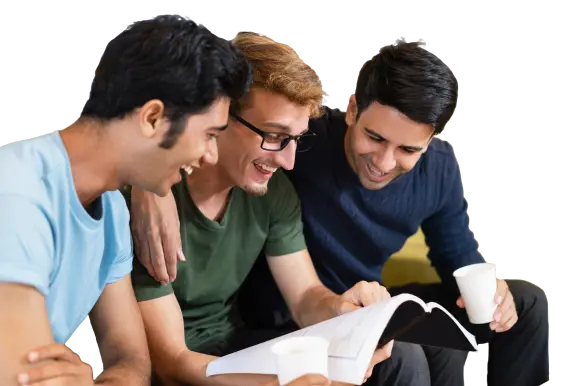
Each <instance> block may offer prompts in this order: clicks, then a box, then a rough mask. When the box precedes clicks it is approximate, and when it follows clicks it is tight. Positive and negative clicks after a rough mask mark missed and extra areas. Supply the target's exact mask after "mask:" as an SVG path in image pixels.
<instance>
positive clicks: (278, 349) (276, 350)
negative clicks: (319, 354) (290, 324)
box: [271, 336, 329, 355]
mask: <svg viewBox="0 0 578 386" xmlns="http://www.w3.org/2000/svg"><path fill="white" fill-rule="evenodd" d="M295 346H297V347H299V348H304V349H308V348H311V349H317V348H320V347H322V348H323V349H327V348H328V347H329V341H328V340H327V339H324V338H321V337H318V336H296V337H291V338H286V339H283V340H280V341H279V342H277V343H275V344H274V345H273V346H272V347H271V351H272V352H273V354H275V355H286V354H287V352H286V351H287V348H289V347H295Z"/></svg>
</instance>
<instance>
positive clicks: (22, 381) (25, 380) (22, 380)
mask: <svg viewBox="0 0 578 386" xmlns="http://www.w3.org/2000/svg"><path fill="white" fill-rule="evenodd" d="M29 380H30V377H29V376H28V374H26V373H22V374H18V383H20V384H21V385H25V384H27V383H28V381H29Z"/></svg>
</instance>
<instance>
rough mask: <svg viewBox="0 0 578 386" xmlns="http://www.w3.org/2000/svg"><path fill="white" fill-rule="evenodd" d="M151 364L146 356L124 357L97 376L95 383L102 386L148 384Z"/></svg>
mask: <svg viewBox="0 0 578 386" xmlns="http://www.w3.org/2000/svg"><path fill="white" fill-rule="evenodd" d="M150 374H151V365H150V360H149V359H148V358H146V357H140V358H139V357H132V358H123V359H120V360H118V361H117V362H115V363H113V364H111V365H110V366H107V367H106V368H105V369H104V371H103V372H102V373H101V374H100V375H99V376H98V377H97V378H96V380H95V384H96V385H102V386H145V385H146V386H148V385H150Z"/></svg>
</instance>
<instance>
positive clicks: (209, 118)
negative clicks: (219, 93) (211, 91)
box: [187, 97, 231, 129]
mask: <svg viewBox="0 0 578 386" xmlns="http://www.w3.org/2000/svg"><path fill="white" fill-rule="evenodd" d="M230 103H231V100H230V99H229V98H226V97H219V98H216V99H215V100H214V101H213V102H212V103H211V104H210V105H209V108H208V109H207V110H206V111H203V112H202V113H200V114H191V115H190V116H189V117H188V119H187V126H188V127H198V128H201V129H204V128H207V127H219V126H223V125H226V124H227V119H228V115H229V105H230Z"/></svg>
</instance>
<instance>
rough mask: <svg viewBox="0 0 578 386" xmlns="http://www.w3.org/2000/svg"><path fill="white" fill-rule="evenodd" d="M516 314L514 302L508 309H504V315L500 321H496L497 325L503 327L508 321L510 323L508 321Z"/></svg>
mask: <svg viewBox="0 0 578 386" xmlns="http://www.w3.org/2000/svg"><path fill="white" fill-rule="evenodd" d="M516 315H517V314H516V307H515V306H514V304H513V303H512V305H511V306H510V307H509V308H507V309H506V310H504V311H503V312H502V315H501V317H500V320H499V321H496V323H497V325H498V326H497V327H503V326H505V325H506V323H508V321H510V320H511V319H512V318H513V317H515V316H516Z"/></svg>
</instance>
